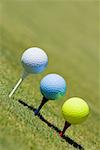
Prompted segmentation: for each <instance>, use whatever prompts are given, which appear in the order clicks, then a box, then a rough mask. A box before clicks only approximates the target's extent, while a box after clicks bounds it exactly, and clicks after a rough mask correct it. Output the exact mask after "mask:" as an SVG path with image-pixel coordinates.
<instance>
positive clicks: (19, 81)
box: [9, 71, 28, 98]
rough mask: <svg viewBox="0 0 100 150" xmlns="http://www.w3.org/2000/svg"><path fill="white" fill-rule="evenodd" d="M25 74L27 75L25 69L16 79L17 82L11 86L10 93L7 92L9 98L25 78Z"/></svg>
mask: <svg viewBox="0 0 100 150" xmlns="http://www.w3.org/2000/svg"><path fill="white" fill-rule="evenodd" d="M27 75H28V73H27V72H26V71H24V72H23V74H22V76H21V78H20V79H19V80H18V82H17V84H16V85H15V87H14V88H13V90H12V91H11V93H10V94H9V98H11V97H12V95H13V94H14V93H15V91H16V90H17V89H18V87H19V86H20V84H21V83H22V81H23V80H24V79H25V78H26V76H27Z"/></svg>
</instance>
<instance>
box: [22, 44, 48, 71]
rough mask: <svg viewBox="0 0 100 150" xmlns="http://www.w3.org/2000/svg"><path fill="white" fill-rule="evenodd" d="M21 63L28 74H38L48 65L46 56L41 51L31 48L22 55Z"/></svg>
mask: <svg viewBox="0 0 100 150" xmlns="http://www.w3.org/2000/svg"><path fill="white" fill-rule="evenodd" d="M21 62H22V65H23V67H24V69H25V71H27V72H28V73H40V72H42V71H44V69H45V68H46V67H47V65H48V56H47V55H46V53H45V52H44V51H43V50H42V49H40V48H37V47H32V48H29V49H27V50H26V51H25V52H24V53H23V55H22V58H21Z"/></svg>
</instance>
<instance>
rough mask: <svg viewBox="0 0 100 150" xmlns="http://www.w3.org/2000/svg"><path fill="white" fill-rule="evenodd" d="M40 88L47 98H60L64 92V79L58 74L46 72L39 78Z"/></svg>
mask: <svg viewBox="0 0 100 150" xmlns="http://www.w3.org/2000/svg"><path fill="white" fill-rule="evenodd" d="M40 90H41V93H42V94H43V96H44V97H46V98H47V99H50V100H55V99H58V98H61V97H62V96H64V95H65V94H66V81H65V80H64V79H63V77H61V76H60V75H58V74H48V75H46V76H45V77H44V78H43V79H42V80H41V82H40Z"/></svg>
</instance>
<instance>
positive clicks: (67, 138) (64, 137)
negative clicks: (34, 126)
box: [18, 100, 84, 150]
mask: <svg viewBox="0 0 100 150" xmlns="http://www.w3.org/2000/svg"><path fill="white" fill-rule="evenodd" d="M18 102H19V103H20V104H22V105H23V106H25V107H27V108H28V109H30V110H32V111H33V112H34V111H35V110H36V108H34V107H33V106H30V105H28V104H27V103H25V102H24V101H22V100H18ZM37 116H38V118H39V119H41V121H43V122H45V123H46V124H47V125H48V127H50V128H52V129H53V130H55V131H56V132H57V133H60V132H61V130H60V129H59V128H58V127H56V126H55V125H53V124H51V123H50V122H49V121H47V120H46V119H45V118H44V117H43V116H42V115H41V114H40V113H39V114H38V115H37ZM61 138H62V139H64V140H65V141H66V142H67V143H69V144H70V145H72V146H73V147H75V148H77V149H79V150H84V148H83V147H82V146H81V145H80V144H78V143H76V142H75V141H74V140H72V139H71V138H70V137H68V136H65V135H63V136H62V137H61Z"/></svg>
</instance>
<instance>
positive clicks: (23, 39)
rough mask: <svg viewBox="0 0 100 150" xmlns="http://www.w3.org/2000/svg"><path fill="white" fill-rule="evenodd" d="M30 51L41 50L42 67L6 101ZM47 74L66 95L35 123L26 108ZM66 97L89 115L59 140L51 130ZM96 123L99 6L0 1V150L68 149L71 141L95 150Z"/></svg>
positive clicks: (82, 0) (92, 0) (86, 1)
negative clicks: (81, 102) (56, 77)
mask: <svg viewBox="0 0 100 150" xmlns="http://www.w3.org/2000/svg"><path fill="white" fill-rule="evenodd" d="M32 46H38V47H41V48H43V49H44V50H45V51H46V53H47V54H48V56H49V65H48V68H47V69H46V70H45V72H43V73H41V74H39V75H34V76H32V75H31V76H29V77H28V78H27V79H26V80H25V81H24V82H23V84H22V85H21V87H20V88H19V89H18V91H17V92H16V94H15V95H14V96H13V97H12V98H11V99H9V98H8V94H9V92H10V91H11V89H12V87H13V86H14V84H15V83H16V81H17V80H18V78H19V77H20V74H21V72H22V67H21V63H20V57H21V54H22V53H23V51H24V50H25V49H27V48H29V47H32ZM48 73H58V74H60V75H62V76H63V77H64V78H65V80H66V82H67V85H68V90H67V94H66V96H65V97H64V98H63V99H60V100H58V101H54V102H53V101H49V102H48V103H47V104H46V105H45V106H44V107H43V109H42V110H41V115H42V119H41V117H34V115H33V111H32V110H30V109H28V107H27V105H33V106H34V107H35V108H36V107H37V106H38V105H39V104H40V101H41V99H42V95H41V93H40V90H39V82H40V80H41V79H42V78H43V77H44V76H45V75H46V74H48ZM72 96H78V97H82V98H83V99H85V101H86V102H87V103H88V104H89V106H90V115H89V118H88V119H87V121H86V122H84V123H83V124H81V125H76V126H71V127H70V128H69V129H68V130H67V131H66V133H65V136H66V138H67V140H65V139H63V138H62V139H61V138H60V137H59V134H58V132H57V129H58V130H61V129H62V128H63V124H64V119H63V117H62V115H61V106H62V104H63V102H64V101H65V100H66V99H68V98H70V97H72ZM19 99H20V100H22V101H24V102H25V103H26V107H25V106H24V105H23V104H21V103H19V101H18V100H19ZM29 108H30V107H29ZM43 118H45V121H43ZM46 121H47V122H46ZM50 124H51V126H50ZM99 124H100V95H99V1H97V0H79V1H78V0H75V1H74V0H71V1H68V0H62V1H61V0H58V1H57V0H53V1H52V0H48V1H46V0H43V1H39V0H37V1H35V0H33V1H32V0H29V1H28V0H26V1H25V0H16V1H13V0H12V1H11V0H3V1H1V0H0V150H26V149H27V150H43V149H44V150H58V149H59V150H74V149H75V143H74V142H76V147H77V144H79V145H81V146H82V147H83V148H84V149H86V150H99V149H100V141H99V140H100V126H99ZM71 139H72V141H71ZM77 149H78V148H77Z"/></svg>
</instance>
